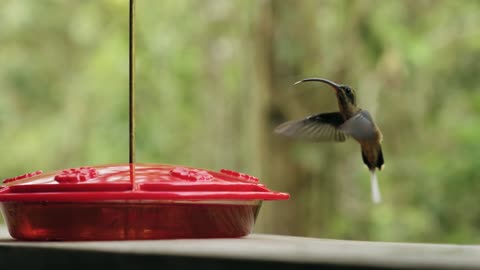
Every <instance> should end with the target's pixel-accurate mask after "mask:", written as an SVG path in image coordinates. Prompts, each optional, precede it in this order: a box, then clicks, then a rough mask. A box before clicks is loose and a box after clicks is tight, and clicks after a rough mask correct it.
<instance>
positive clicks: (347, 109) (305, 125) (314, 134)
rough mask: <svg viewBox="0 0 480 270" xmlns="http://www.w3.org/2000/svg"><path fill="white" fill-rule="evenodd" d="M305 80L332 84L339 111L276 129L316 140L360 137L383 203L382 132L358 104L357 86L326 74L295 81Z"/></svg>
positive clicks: (376, 197) (375, 195) (377, 195)
mask: <svg viewBox="0 0 480 270" xmlns="http://www.w3.org/2000/svg"><path fill="white" fill-rule="evenodd" d="M303 82H321V83H325V84H327V85H329V86H331V88H332V89H333V90H334V91H335V95H336V96H337V101H338V108H339V111H338V112H325V113H318V114H315V115H311V116H308V117H306V118H304V119H300V120H292V121H288V122H285V123H283V124H280V125H279V126H277V127H276V128H275V130H274V131H275V133H277V134H281V135H284V136H287V137H291V138H295V139H303V140H308V141H313V142H320V141H331V142H344V141H345V140H346V139H347V138H349V137H351V138H353V139H354V140H356V141H357V142H358V143H359V144H360V148H361V153H362V160H363V163H365V165H366V166H367V167H368V169H369V170H370V173H371V177H370V184H371V190H372V200H373V202H375V203H379V202H380V201H381V195H380V189H379V187H378V180H377V176H376V173H375V171H376V169H378V170H381V169H382V167H383V164H384V161H383V153H382V146H381V141H382V132H381V131H380V129H379V128H378V127H377V125H376V124H375V122H374V121H373V118H372V116H371V115H370V113H369V112H368V111H366V110H363V109H361V108H359V107H358V106H357V101H356V94H355V90H354V89H353V88H351V87H350V86H348V85H342V84H337V83H334V82H332V81H329V80H326V79H322V78H307V79H303V80H301V81H298V82H296V83H295V84H299V83H303Z"/></svg>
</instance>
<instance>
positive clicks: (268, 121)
mask: <svg viewBox="0 0 480 270" xmlns="http://www.w3.org/2000/svg"><path fill="white" fill-rule="evenodd" d="M302 3H303V2H296V3H290V2H284V1H269V0H265V1H258V8H257V11H258V13H257V14H256V20H255V24H254V29H253V37H254V38H253V39H254V43H255V47H254V52H255V60H256V62H255V65H254V66H255V67H256V69H255V71H256V74H255V76H256V77H257V78H256V80H255V81H256V82H257V83H258V85H257V86H256V87H255V88H256V91H255V95H254V96H252V99H253V100H252V103H254V104H256V106H255V108H256V110H257V113H258V115H259V118H258V120H257V122H256V134H257V136H258V138H257V140H258V146H259V147H258V149H257V155H258V157H260V158H259V159H260V160H261V165H262V168H261V171H262V173H261V175H262V176H263V178H264V179H263V180H264V181H265V182H266V183H268V185H269V186H270V187H272V188H274V189H277V190H281V191H286V192H289V193H290V194H291V196H292V198H291V200H290V201H289V202H275V203H266V204H265V205H264V209H265V211H264V212H263V213H262V218H261V219H260V220H259V224H258V227H257V228H259V229H260V231H263V230H265V231H268V232H273V233H278V234H289V235H308V234H309V231H311V228H310V227H311V226H312V225H315V226H316V229H315V231H316V230H321V228H322V227H323V225H324V224H326V223H325V222H326V219H325V218H326V217H328V216H330V215H331V213H330V212H329V211H330V209H332V208H333V205H332V201H331V199H332V198H334V197H335V196H334V194H332V193H333V191H334V188H333V186H332V185H331V181H321V180H320V179H326V178H327V177H325V175H323V176H324V177H317V176H318V175H317V176H316V175H315V174H314V173H312V172H310V171H308V170H305V169H304V168H302V167H301V166H300V164H299V162H298V161H297V160H295V159H294V158H293V154H292V152H293V151H292V146H293V143H294V142H290V141H288V140H285V138H281V137H279V136H275V135H274V134H273V129H274V128H275V126H276V125H277V124H279V123H280V122H283V121H286V120H287V119H291V118H292V117H293V116H292V115H291V114H292V113H291V109H290V111H288V109H287V108H286V106H285V104H288V103H287V102H286V100H285V97H284V95H282V92H281V87H282V85H292V83H293V81H292V78H293V77H294V76H296V75H297V74H298V73H299V70H300V68H299V67H301V66H302V65H303V62H301V63H295V64H294V65H289V64H288V63H282V59H279V57H278V53H277V50H278V49H277V48H276V44H280V43H282V42H283V41H282V40H279V39H282V38H285V39H288V38H291V37H289V36H288V34H289V33H288V32H287V31H284V29H282V28H279V27H278V25H280V21H282V20H284V19H285V18H282V19H280V18H279V17H281V16H282V13H281V11H282V10H289V12H291V13H292V14H293V15H291V16H292V17H295V18H297V19H300V18H301V20H304V21H305V23H299V25H305V24H307V25H308V24H309V20H310V19H311V18H310V17H309V16H305V14H304V15H303V16H294V14H295V13H296V12H297V13H299V12H298V11H299V9H301V8H302ZM292 4H294V5H292ZM307 15H308V13H307ZM289 16H290V15H289ZM277 20H278V22H277ZM305 30H307V29H305ZM306 36H308V34H306ZM275 37H277V39H276V40H275ZM302 37H303V36H302ZM285 42H288V41H285ZM307 60H308V59H307ZM277 67H281V68H279V69H277ZM285 75H286V76H285ZM303 99H308V96H303ZM303 101H305V100H303ZM297 104H302V100H298V103H297ZM300 106H301V105H300ZM330 154H332V153H330ZM328 163H330V162H328ZM319 166H320V164H319ZM317 204H318V205H317ZM305 217H309V218H307V219H305Z"/></svg>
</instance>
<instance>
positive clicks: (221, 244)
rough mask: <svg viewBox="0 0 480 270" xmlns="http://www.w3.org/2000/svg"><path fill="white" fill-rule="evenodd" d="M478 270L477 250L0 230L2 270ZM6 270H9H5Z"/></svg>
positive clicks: (309, 240) (266, 237)
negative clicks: (40, 237)
mask: <svg viewBox="0 0 480 270" xmlns="http://www.w3.org/2000/svg"><path fill="white" fill-rule="evenodd" d="M99 266H102V267H114V269H129V270H131V269H138V268H139V267H157V269H160V268H158V267H162V269H194V268H195V269H199V268H200V267H201V268H202V269H204V268H203V267H206V269H209V270H212V269H225V268H226V267H229V268H230V269H229V270H232V269H245V268H247V269H249V270H250V269H260V268H262V269H265V267H269V266H271V267H275V268H276V269H298V267H302V268H306V269H314V268H321V269H372V268H373V269H480V246H461V245H434V244H406V243H384V242H361V241H342V240H327V239H314V238H302V237H290V236H277V235H262V234H253V235H251V236H249V237H246V238H241V239H208V240H200V239H198V240H156V241H108V242H20V241H15V240H13V239H11V238H10V237H9V236H8V233H7V232H6V229H5V228H4V227H3V228H1V227H0V269H11V268H12V267H14V268H15V269H17V267H33V268H34V269H35V270H38V269H44V268H45V269H52V268H60V267H61V268H66V269H82V270H85V269H86V268H88V267H99ZM7 267H8V268H7Z"/></svg>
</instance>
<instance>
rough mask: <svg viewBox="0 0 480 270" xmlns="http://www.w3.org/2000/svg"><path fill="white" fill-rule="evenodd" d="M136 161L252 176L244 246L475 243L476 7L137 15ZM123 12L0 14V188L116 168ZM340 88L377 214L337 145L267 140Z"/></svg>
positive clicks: (114, 5)
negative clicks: (254, 196)
mask: <svg viewBox="0 0 480 270" xmlns="http://www.w3.org/2000/svg"><path fill="white" fill-rule="evenodd" d="M137 16H138V18H137V95H136V97H137V103H136V104H137V161H139V162H154V163H171V164H180V165H189V166H195V167H202V168H208V169H213V170H218V169H221V168H229V169H234V170H238V171H243V172H246V173H248V174H252V175H255V176H258V177H259V178H261V181H262V182H263V183H265V184H267V185H268V186H269V187H270V188H272V189H274V190H280V191H285V192H289V193H290V194H291V196H292V198H291V199H290V200H289V201H283V202H267V203H265V204H264V206H263V208H262V211H261V213H260V216H259V219H258V223H257V226H256V232H262V233H275V234H284V235H297V236H309V237H323V238H340V239H356V240H379V241H380V240H381V241H410V242H435V243H477V244H478V243H479V242H480V204H479V198H478V195H477V191H480V172H479V170H478V168H479V166H480V143H479V135H480V125H479V124H480V118H479V115H480V91H479V85H480V76H479V73H480V32H479V31H480V30H479V28H478V26H479V25H480V1H467V0H463V1H453V0H451V1H440V0H436V1H434V0H431V1H414V0H411V1H410V0H409V1H397V0H385V1H381V0H376V1H375V0H362V1H337V0H331V1H313V0H302V1H294V0H283V1H280V0H277V1H267V0H235V1H233V0H232V1H224V0H205V1H195V0H168V1H167V0H162V1H153V0H150V1H149V0H138V3H137ZM127 65H128V3H127V1H126V0H102V1H97V0H85V1H61V0H57V1H53V0H44V1H37V0H22V1H17V0H2V1H0V95H1V98H0V131H1V132H0V148H1V150H2V155H0V178H7V177H12V176H15V175H19V174H23V173H25V172H30V171H35V170H39V169H42V170H44V171H51V170H57V169H63V168H70V167H78V166H82V165H93V164H108V163H119V162H122V163H123V162H128V111H127V109H128V66H127ZM305 77H324V78H329V79H331V80H334V81H336V82H339V83H344V84H348V85H350V86H352V87H353V88H355V89H356V91H357V94H358V103H359V105H360V106H361V107H362V108H364V109H367V110H369V111H370V112H371V113H372V115H373V116H374V118H375V120H376V122H377V124H378V125H379V127H380V128H381V130H382V132H383V134H384V140H383V151H384V156H385V163H386V166H385V168H384V170H383V171H382V172H380V173H379V174H378V176H379V180H380V187H381V190H382V193H383V194H382V195H383V198H384V201H383V203H382V204H380V205H373V204H372V203H371V200H370V189H369V188H370V187H369V180H368V178H369V173H368V170H367V169H366V167H365V166H364V165H363V163H362V161H361V156H360V151H359V146H358V144H357V143H356V142H354V141H348V142H345V143H337V144H334V143H332V144H328V143H327V144H325V143H322V144H312V143H306V142H296V141H291V140H288V139H285V138H282V137H279V136H276V135H275V134H274V133H273V132H272V130H273V129H274V127H275V126H276V125H278V124H279V123H281V122H283V121H286V120H291V119H297V118H302V117H304V116H307V115H310V114H314V113H318V112H323V111H332V110H336V101H335V97H334V96H333V94H332V92H331V91H330V90H328V88H326V87H325V86H321V87H320V85H315V84H308V85H298V86H293V83H294V82H295V81H297V80H299V79H302V78H305Z"/></svg>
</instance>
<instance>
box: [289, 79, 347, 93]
mask: <svg viewBox="0 0 480 270" xmlns="http://www.w3.org/2000/svg"><path fill="white" fill-rule="evenodd" d="M303 82H323V83H326V84H328V85H330V86H331V87H333V89H334V90H335V91H339V90H340V85H338V84H336V83H334V82H332V81H329V80H327V79H322V78H307V79H303V80H301V81H298V82H296V83H295V84H299V83H303Z"/></svg>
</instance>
